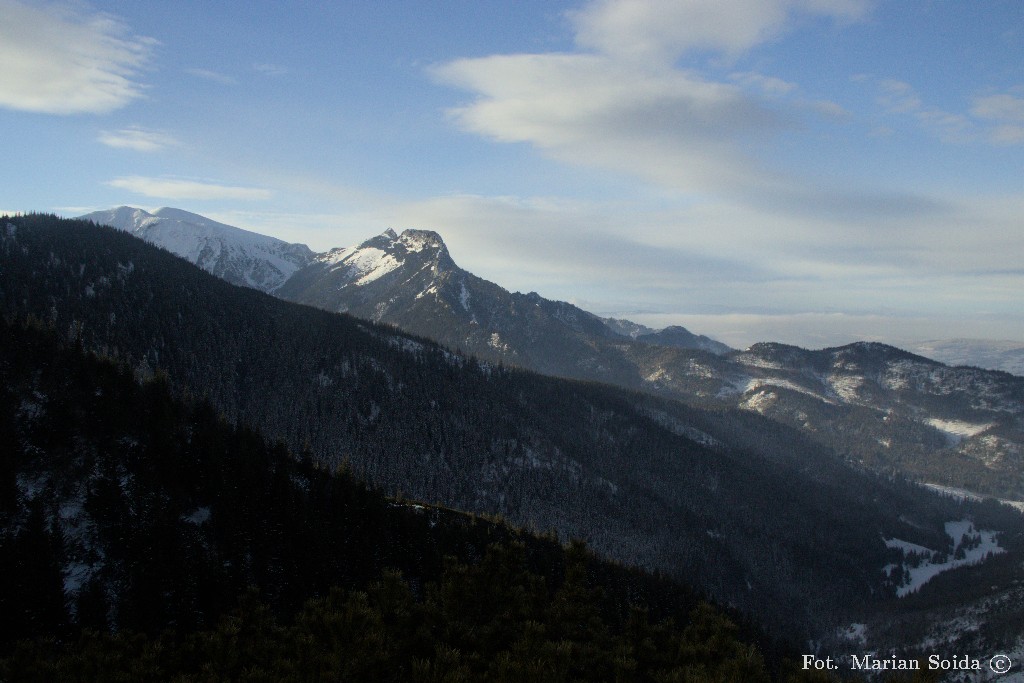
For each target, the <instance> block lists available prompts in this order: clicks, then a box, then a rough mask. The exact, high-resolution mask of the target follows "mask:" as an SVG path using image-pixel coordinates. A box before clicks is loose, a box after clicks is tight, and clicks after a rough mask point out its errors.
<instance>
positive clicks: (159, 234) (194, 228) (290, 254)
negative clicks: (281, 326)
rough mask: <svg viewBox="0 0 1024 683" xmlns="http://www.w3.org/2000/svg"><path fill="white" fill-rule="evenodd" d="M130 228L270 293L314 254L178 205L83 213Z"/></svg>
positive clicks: (208, 267)
mask: <svg viewBox="0 0 1024 683" xmlns="http://www.w3.org/2000/svg"><path fill="white" fill-rule="evenodd" d="M82 218H83V219H85V220H91V221H93V222H95V223H99V224H102V225H109V226H111V227H114V228H118V229H120V230H124V231H126V232H130V233H132V234H134V235H136V236H138V237H140V238H142V239H144V240H146V241H147V242H150V243H152V244H155V245H157V246H158V247H163V248H164V249H166V250H168V251H170V252H171V253H174V254H177V255H178V256H181V257H182V258H184V259H187V260H188V261H191V262H192V263H194V264H196V265H197V266H199V267H200V268H202V269H204V270H206V271H208V272H210V273H212V274H213V275H216V276H218V277H220V278H222V279H224V280H227V281H228V282H231V283H232V284H236V285H243V286H246V287H252V288H254V289H259V290H261V291H264V292H274V291H276V290H277V289H278V288H280V287H281V285H283V284H284V283H285V282H286V281H287V280H288V278H290V277H291V276H292V275H293V274H294V273H295V272H296V271H297V270H299V269H300V268H302V267H303V266H305V265H307V264H308V263H309V262H310V261H311V260H312V259H313V257H314V254H313V252H312V251H311V250H310V249H309V247H307V246H306V245H304V244H289V243H288V242H285V241H283V240H279V239H276V238H274V237H268V236H266V235H259V234H257V233H254V232H249V231H248V230H242V229H241V228H236V227H234V226H231V225H225V224H224V223H218V222H217V221H214V220H210V219H209V218H206V217H204V216H200V215H198V214H194V213H189V212H188V211H182V210H181V209H171V208H163V209H158V210H157V211H155V212H153V213H148V212H146V211H143V210H142V209H136V208H132V207H130V206H122V207H119V208H116V209H111V210H109V211H97V212H95V213H90V214H87V215H85V216H82Z"/></svg>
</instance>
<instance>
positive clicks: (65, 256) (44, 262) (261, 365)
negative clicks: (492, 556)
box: [0, 216, 1019, 638]
mask: <svg viewBox="0 0 1024 683" xmlns="http://www.w3.org/2000/svg"><path fill="white" fill-rule="evenodd" d="M0 227H2V229H0V257H2V261H0V269H2V274H3V278H2V280H0V310H2V311H3V315H4V317H5V318H6V319H7V320H8V321H13V322H15V324H16V325H24V324H26V323H28V322H29V321H34V322H35V324H37V325H42V326H44V327H46V328H47V329H50V330H53V331H54V332H55V333H56V334H57V335H58V336H59V337H60V338H61V339H62V340H64V341H65V342H69V343H73V344H76V345H78V346H79V347H81V348H82V349H83V350H86V351H89V352H92V353H97V354H100V355H103V356H107V357H110V358H113V359H116V360H117V362H118V363H120V364H121V366H122V367H129V368H131V371H132V373H133V374H134V375H135V376H136V377H143V378H144V377H152V376H154V375H159V376H161V377H163V378H164V380H163V381H164V382H166V384H167V386H168V389H169V391H171V392H172V393H173V394H174V395H175V396H177V397H178V398H186V399H188V398H190V397H192V398H201V399H203V400H205V401H207V402H208V405H210V406H212V408H211V410H212V411H213V413H214V414H222V415H223V417H224V418H225V419H226V420H227V421H228V422H229V423H230V424H233V425H237V426H238V427H237V428H238V429H241V430H245V429H246V427H244V425H252V426H253V427H255V428H257V429H259V430H260V431H262V432H263V433H264V434H266V435H267V437H268V438H270V439H271V440H272V441H273V442H277V441H278V440H280V441H281V442H282V444H283V445H281V446H279V448H281V449H285V450H288V449H290V450H291V451H292V452H294V453H303V454H306V455H308V458H306V459H305V460H304V462H307V465H306V466H307V467H310V468H315V467H320V468H322V469H324V470H327V471H330V470H333V469H334V468H335V467H336V466H338V465H339V464H341V463H347V464H348V466H349V467H350V468H351V469H352V471H354V472H355V473H357V474H358V476H359V477H361V478H363V479H365V480H366V481H368V482H369V483H370V484H371V485H372V486H374V487H376V488H377V489H380V490H382V491H384V492H388V493H391V494H397V493H399V492H402V493H404V494H405V495H406V496H409V497H412V498H416V499H419V500H422V501H426V502H429V503H441V504H443V505H445V506H448V507H452V508H456V509H461V510H467V511H475V512H480V513H489V514H500V515H502V516H503V517H505V518H506V519H509V520H511V521H512V522H513V523H514V524H516V525H519V526H522V527H526V528H529V529H534V530H538V531H542V532H543V531H548V530H554V531H555V532H557V533H558V534H559V536H560V537H562V538H570V537H575V538H581V539H584V540H586V541H587V542H588V544H589V545H590V546H591V547H592V548H594V549H595V550H596V551H597V552H599V553H601V554H602V555H604V556H606V557H612V558H615V559H617V560H619V561H622V562H624V563H627V564H635V565H640V566H644V567H648V568H651V569H659V570H662V571H664V572H666V573H667V574H670V575H672V576H674V577H677V578H682V579H684V580H686V581H687V582H688V583H690V584H692V585H694V586H695V587H697V589H698V590H701V591H704V592H706V593H708V594H709V595H711V596H713V597H715V598H716V599H718V600H720V601H721V602H723V603H725V604H729V605H732V606H734V607H736V608H738V609H741V610H743V611H744V612H747V613H750V614H754V615H757V617H758V618H759V619H760V620H762V622H763V623H765V624H766V626H767V627H768V628H769V630H770V631H771V632H772V633H773V634H775V635H777V636H779V635H782V634H786V637H793V638H803V637H808V636H812V635H816V634H821V633H822V632H828V630H829V629H830V628H832V627H834V625H835V623H836V622H837V621H838V620H842V619H845V618H847V617H848V615H849V614H850V613H852V612H855V611H857V610H864V609H869V608H870V605H872V604H875V603H879V602H885V601H888V600H891V599H892V585H891V583H889V578H888V576H887V575H886V574H884V573H883V572H882V571H881V570H882V568H883V567H884V566H885V565H886V564H887V563H888V562H890V561H892V560H893V559H894V558H893V554H892V552H893V551H892V550H891V549H888V548H886V547H885V545H884V543H883V542H882V539H883V538H884V537H892V536H897V537H899V538H902V539H907V540H910V541H915V542H920V543H923V544H930V545H932V546H936V545H941V544H943V543H945V536H944V532H943V527H942V524H943V523H944V522H945V521H949V520H951V519H959V518H960V517H962V516H963V515H964V514H968V513H969V514H971V515H973V516H974V517H975V518H976V519H977V520H978V524H979V525H981V526H984V527H985V528H992V529H1001V530H1006V533H1007V534H1010V533H1015V532H1014V531H1013V530H1015V529H1019V522H1018V521H1017V520H1016V518H1014V519H1011V518H1010V515H1013V514H1014V513H1011V512H1009V511H1006V510H1003V509H1002V508H1000V507H999V506H995V505H988V504H984V505H982V504H978V505H973V504H964V503H959V502H957V501H953V500H949V499H943V498H939V497H936V496H933V495H929V494H927V493H926V492H924V491H922V490H920V489H919V488H918V487H916V486H913V485H911V484H909V483H906V482H903V481H900V480H899V479H898V478H895V479H889V478H881V477H878V476H875V475H872V474H869V473H866V472H860V471H856V470H854V469H851V468H849V467H848V466H846V465H845V464H844V463H842V462H841V460H840V459H839V458H837V457H836V456H835V455H834V454H833V453H831V452H829V451H828V450H827V449H824V448H822V447H820V446H816V445H813V444H811V443H810V442H808V441H807V440H806V439H804V438H803V437H802V436H801V435H800V434H799V433H798V432H796V431H795V430H790V429H787V428H785V427H782V426H779V425H776V424H774V423H772V422H770V421H769V420H766V419H764V418H762V417H760V416H758V415H753V414H749V413H743V412H738V411H703V410H697V409H694V408H689V407H686V406H683V405H681V404H678V403H675V402H672V401H668V400H661V399H658V398H655V397H651V396H645V395H641V394H636V393H631V392H627V391H624V390H621V389H615V388H612V387H607V386H602V385H596V384H586V383H578V382H569V381H565V380H556V379H552V378H546V377H541V376H539V375H535V374H532V373H528V372H524V371H519V370H513V369H509V368H504V367H501V366H499V365H491V364H484V363H479V362H477V361H475V360H474V359H473V358H465V357H463V356H461V355H459V354H457V353H453V352H451V351H449V350H446V349H443V348H441V347H439V346H437V345H435V344H432V343H430V342H428V341H426V340H423V339H416V338H412V337H409V336H408V335H403V334H400V333H398V332H397V331H396V330H394V329H393V328H389V327H386V326H379V325H374V324H372V323H368V322H365V321H359V320H356V319H354V318H350V317H347V316H343V315H337V314H330V313H326V312H323V311H319V310H315V309H311V308H308V307H303V306H298V305H295V304H289V303H285V302H282V301H279V300H275V299H273V298H271V297H269V296H266V295H263V294H261V293H259V292H256V291H253V290H247V289H243V288H239V287H234V286H231V285H228V284H226V283H224V282H222V281H220V280H217V279H216V278H214V277H212V276H210V275H208V274H206V273H203V272H202V271H200V270H199V269H198V268H195V267H193V266H191V265H189V264H187V263H185V262H184V261H182V260H180V259H178V258H176V257H173V256H171V255H170V254H168V253H166V252H163V251H160V250H158V249H156V248H154V247H152V246H150V245H147V244H145V243H143V242H141V241H139V240H137V239H134V238H131V237H129V236H127V235H124V234H123V233H119V232H117V231H115V230H112V229H106V228H100V227H97V226H94V225H92V224H89V223H83V222H80V221H66V220H61V219H57V218H54V217H51V216H26V217H18V218H11V219H8V220H7V222H6V225H4V226H0ZM16 414H17V413H16ZM19 419H22V420H23V419H25V415H22V416H21V418H19ZM30 445H31V444H30ZM22 484H23V486H22V492H23V493H24V490H25V487H26V486H28V484H29V483H28V482H27V481H24V482H22ZM245 495H246V493H245V492H244V488H243V491H242V492H241V493H239V496H240V497H242V496H245ZM203 507H204V505H203V504H201V503H200V502H196V507H195V509H193V510H191V511H189V512H188V514H189V515H193V514H198V515H199V516H198V517H197V518H196V519H199V518H201V517H202V515H203V514H204V513H203V512H202V510H201V508H203ZM241 509H245V508H244V506H243V508H241ZM181 514H185V513H184V512H183V513H181ZM1015 524H1016V525H1017V526H1014V525H1015ZM314 526H315V525H314ZM270 528H271V529H273V528H275V527H273V525H271V527H270ZM253 533H256V532H255V531H254V532H253ZM260 533H269V532H260ZM309 533H312V532H309ZM1010 540H1012V539H1010ZM281 561H284V560H281ZM83 564H88V563H83ZM288 567H289V568H290V567H291V565H288ZM83 571H85V570H83ZM278 571H280V572H283V573H287V572H285V570H284V569H279V570H278Z"/></svg>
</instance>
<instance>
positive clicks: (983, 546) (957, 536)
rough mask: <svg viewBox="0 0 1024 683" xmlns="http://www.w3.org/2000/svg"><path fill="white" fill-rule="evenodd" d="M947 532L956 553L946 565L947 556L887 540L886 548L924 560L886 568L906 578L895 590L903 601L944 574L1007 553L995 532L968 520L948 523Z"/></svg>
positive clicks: (892, 539)
mask: <svg viewBox="0 0 1024 683" xmlns="http://www.w3.org/2000/svg"><path fill="white" fill-rule="evenodd" d="M945 529H946V535H947V536H949V538H950V539H951V540H952V541H953V554H952V556H951V557H950V559H947V560H945V561H944V562H943V561H939V559H940V557H942V556H943V555H944V553H940V552H938V551H933V550H931V549H930V548H926V547H924V546H921V545H917V544H916V543H910V542H909V541H902V540H900V539H898V538H890V539H886V540H885V545H886V547H889V548H898V549H899V550H900V551H901V552H902V553H903V554H904V555H907V554H908V553H914V554H916V555H918V556H921V557H923V558H924V559H922V560H920V562H919V564H918V565H917V566H916V567H912V566H908V565H907V564H906V563H903V564H902V565H889V566H887V567H886V568H885V570H886V571H889V570H891V569H892V568H894V567H895V568H897V569H901V570H902V572H903V575H904V579H903V581H902V582H900V584H899V585H898V586H897V588H896V595H897V597H901V598H902V597H905V596H907V595H910V594H911V593H914V592H916V591H917V590H918V589H920V588H921V586H923V585H924V584H926V583H928V582H929V581H931V580H932V579H933V578H935V577H936V576H938V575H939V574H941V573H943V572H947V571H949V570H951V569H956V568H957V567H965V566H967V565H972V564H979V563H980V562H983V561H985V560H986V559H987V558H988V557H989V556H990V555H998V554H999V553H1004V552H1006V550H1005V549H1003V548H1001V547H1000V546H999V543H998V542H997V541H996V532H994V531H984V530H975V528H974V523H973V522H971V521H970V520H968V519H964V520H960V521H954V522H946V525H945Z"/></svg>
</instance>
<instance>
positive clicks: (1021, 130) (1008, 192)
mask: <svg viewBox="0 0 1024 683" xmlns="http://www.w3.org/2000/svg"><path fill="white" fill-rule="evenodd" d="M1022 54H1024V4H1022V3H1020V2H1019V1H1018V0H1006V1H987V0H979V2H974V3H961V2H930V1H925V0H877V1H872V0H707V1H704V0H592V1H589V2H588V1H583V0H581V1H579V2H552V1H550V0H548V1H544V2H530V1H523V0H518V1H515V2H512V1H499V0H474V1H468V0H467V1H460V2H443V1H442V2H422V1H418V2H409V1H403V2H394V1H392V2H387V3H365V2H339V3H331V4H330V6H327V7H324V6H321V4H320V3H312V2H310V3H304V2H302V3H300V2H294V3H278V2H246V3H231V2H218V3H210V2H184V1H178V2H149V1H147V0H140V1H137V2H131V3H123V2H106V3H104V2H93V3H85V2H69V3H59V2H45V3H44V2H22V1H15V0H0V136H2V139H3V141H4V144H3V149H4V152H5V155H4V157H5V159H4V163H3V166H2V169H0V211H29V210H36V211H55V212H57V213H60V214H63V215H78V214H82V213H86V212H89V211H92V210H96V209H103V208H110V207H113V206H118V205H131V206H139V207H143V208H150V209H152V208H156V207H159V206H175V207H179V208H184V209H187V210H190V211H195V212H197V213H202V214H204V215H207V216H210V217H213V218H216V219H218V220H222V221H224V222H227V223H230V224H233V225H238V226H240V227H244V228H248V229H252V230H256V231H258V232H263V233H266V234H271V235H275V236H277V237H280V238H282V239H286V240H289V241H299V242H305V243H307V244H309V245H310V246H311V247H313V248H316V249H326V248H328V247H332V246H344V245H350V244H353V243H357V242H360V241H362V240H364V239H366V238H368V237H370V236H372V235H375V234H378V233H380V232H382V231H383V230H384V229H386V228H388V227H392V228H395V229H402V228H406V227H418V228H425V229H433V230H437V231H438V232H440V233H441V234H442V236H443V237H444V238H445V240H446V242H447V243H448V245H449V248H450V250H451V252H452V255H453V257H454V258H455V259H456V261H457V262H458V263H459V264H460V265H462V266H463V267H465V268H467V269H469V270H471V271H473V272H475V273H477V274H478V275H480V276H482V277H485V278H487V279H490V280H492V281H495V282H497V283H499V284H501V285H502V286H505V287H507V288H509V289H513V290H516V289H517V290H521V291H530V290H535V291H537V292H539V293H541V294H542V295H544V296H546V297H549V298H557V299H564V300H568V301H573V302H574V303H577V304H579V305H581V306H583V307H584V308H587V309H588V310H592V311H594V312H598V313H602V314H614V315H617V316H619V317H630V318H632V319H634V320H637V321H639V322H645V323H648V324H651V325H655V326H660V325H665V324H670V323H677V324H684V325H686V326H687V327H689V328H690V329H692V330H694V331H695V332H699V333H704V334H709V335H711V336H715V337H717V338H719V339H722V340H723V341H726V342H727V343H730V344H733V345H736V346H745V345H747V344H750V343H752V342H754V341H758V340H767V339H771V340H777V341H785V342H790V343H797V344H801V345H805V346H811V347H820V346H824V345H834V344H841V343H846V342H849V341H853V340H856V339H873V340H874V339H877V340H882V341H888V342H892V343H907V342H909V341H912V340H924V339H938V338H951V337H974V338H992V339H1011V340H1016V341H1021V342H1024V306H1022V305H1021V299H1022V296H1021V295H1022V293H1024V182H1022V181H1024V60H1022V59H1021V57H1020V56H1021V55H1022Z"/></svg>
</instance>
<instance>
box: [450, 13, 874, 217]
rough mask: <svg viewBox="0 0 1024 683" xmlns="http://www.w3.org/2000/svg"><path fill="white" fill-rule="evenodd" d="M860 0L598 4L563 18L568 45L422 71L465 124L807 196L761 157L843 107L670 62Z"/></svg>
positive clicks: (650, 174)
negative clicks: (459, 93)
mask: <svg viewBox="0 0 1024 683" xmlns="http://www.w3.org/2000/svg"><path fill="white" fill-rule="evenodd" d="M865 8H866V3H864V2H861V1H859V0H832V1H830V0H756V1H755V0H728V1H725V0H714V1H711V0H685V1H680V0H597V1H595V2H592V3H590V4H589V5H587V6H586V7H585V8H584V9H582V10H580V11H577V12H574V13H572V14H571V15H570V16H571V18H572V20H573V23H574V26H575V27H576V30H577V35H576V40H577V44H578V45H579V46H580V48H581V50H580V51H578V52H574V53H548V54H513V55H495V56H489V57H483V58H473V59H460V60H455V61H451V62H448V63H445V64H441V65H438V66H435V67H434V68H433V69H432V73H433V74H434V76H435V77H436V78H438V80H440V81H441V82H444V83H446V84H449V85H452V86H455V87H458V88H461V89H463V90H466V91H468V92H469V93H471V94H472V95H473V97H474V99H473V100H472V101H470V102H469V103H467V104H465V105H463V106H460V107H457V108H454V109H452V110H450V112H449V113H450V115H451V116H452V118H453V120H455V121H456V122H457V123H458V124H459V125H460V126H461V127H462V128H463V129H465V130H467V131H469V132H472V133H475V134H478V135H482V136H485V137H489V138H491V139H493V140H497V141H501V142H525V143H528V144H531V145H533V146H535V147H536V148H537V149H538V150H540V151H541V152H542V153H544V154H545V155H547V156H549V157H550V158H553V159H555V160H558V161H560V162H562V163H567V164H572V165H577V166H584V167H591V168H600V169H607V170H612V171H617V172H624V173H628V174H631V175H634V176H638V177H640V178H642V179H644V180H647V181H649V182H653V183H657V184H659V185H661V186H663V187H667V188H670V189H671V190H674V191H681V192H684V193H691V194H705V193H712V194H718V193H726V194H732V195H734V196H739V195H742V196H743V198H744V200H750V199H752V198H764V197H769V198H772V199H773V200H774V199H775V198H778V197H780V196H791V197H793V196H794V195H800V196H798V197H796V198H797V199H799V200H800V201H803V200H804V199H806V198H805V197H804V196H803V195H802V194H801V192H800V190H799V189H798V188H799V187H800V186H801V185H802V182H801V181H800V180H799V179H797V178H795V177H792V176H790V175H787V174H785V173H782V172H779V171H778V170H777V169H776V168H773V165H772V163H771V162H769V161H766V160H770V159H772V150H771V148H772V146H773V145H775V144H777V142H778V140H779V139H780V138H779V134H780V133H781V132H784V131H792V130H797V129H800V128H802V127H803V126H804V125H805V118H806V117H809V116H812V117H816V118H825V119H829V120H835V119H837V118H842V117H843V116H844V114H845V112H844V111H843V109H842V108H841V107H840V106H839V105H836V104H835V103H831V102H827V101H823V100H815V99H807V98H803V97H793V96H792V95H793V93H794V92H795V91H796V89H797V86H796V84H794V83H789V82H787V81H784V80H782V79H779V78H776V77H773V76H771V75H768V74H761V73H756V72H749V71H747V72H737V73H734V74H732V76H731V77H730V80H729V81H728V82H720V81H716V80H713V79H710V78H708V77H706V76H704V75H702V74H701V73H699V72H698V71H697V70H695V69H684V68H680V67H679V66H678V65H677V64H676V59H677V58H678V57H679V56H680V55H682V54H685V53H687V52H691V51H693V50H697V49H711V50H715V51H723V52H728V53H737V52H741V51H744V50H748V49H750V48H752V47H755V46H756V45H758V44H760V43H763V42H765V41H767V40H771V39H773V38H775V37H777V36H778V35H780V34H781V33H783V32H784V31H786V30H788V29H789V28H790V27H791V26H792V25H793V24H794V22H796V21H798V20H799V19H800V18H801V17H806V16H814V17H821V16H826V17H831V18H836V19H840V20H852V19H856V18H859V17H860V16H862V14H863V13H864V12H865Z"/></svg>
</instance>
